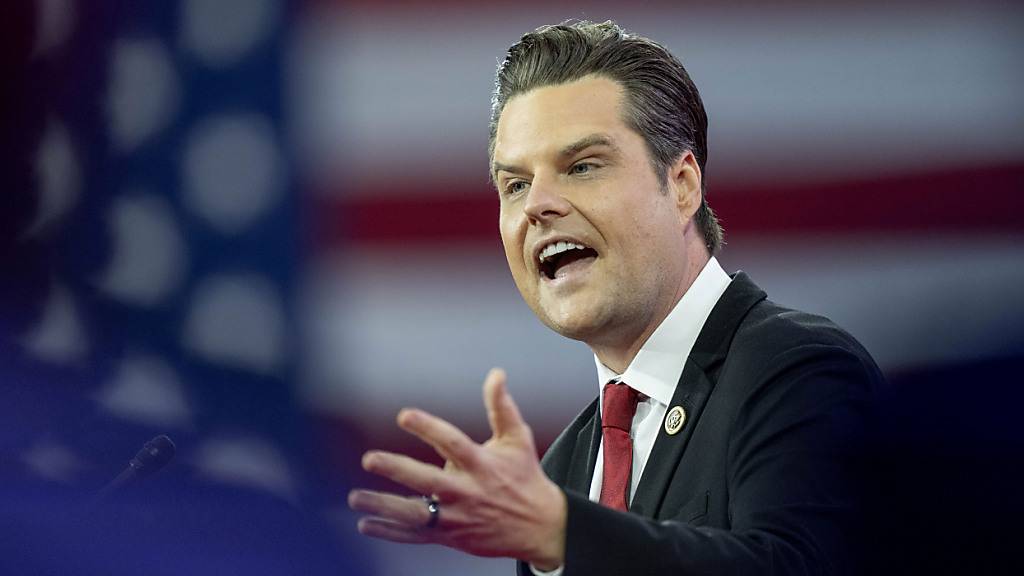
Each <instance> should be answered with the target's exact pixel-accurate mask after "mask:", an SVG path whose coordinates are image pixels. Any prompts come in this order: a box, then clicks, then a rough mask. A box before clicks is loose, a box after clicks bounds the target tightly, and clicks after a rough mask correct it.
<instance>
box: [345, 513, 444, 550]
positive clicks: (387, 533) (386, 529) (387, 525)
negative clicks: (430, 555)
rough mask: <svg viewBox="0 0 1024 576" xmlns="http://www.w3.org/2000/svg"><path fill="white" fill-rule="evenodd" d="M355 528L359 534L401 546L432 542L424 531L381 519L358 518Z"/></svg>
mask: <svg viewBox="0 0 1024 576" xmlns="http://www.w3.org/2000/svg"><path fill="white" fill-rule="evenodd" d="M356 526H357V527H358V529H359V533H360V534H364V535H366V536H372V537H374V538H382V539H384V540H390V541H392V542H398V543H401V544H427V543H430V542H432V540H431V539H430V538H429V536H431V534H430V533H429V532H427V531H425V530H420V529H418V528H411V527H409V526H405V525H403V524H398V523H396V522H391V521H389V520H385V519H383V518H360V519H359V523H358V524H357V525H356Z"/></svg>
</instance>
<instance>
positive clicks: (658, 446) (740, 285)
mask: <svg viewBox="0 0 1024 576" xmlns="http://www.w3.org/2000/svg"><path fill="white" fill-rule="evenodd" d="M764 298H765V293H764V291H762V290H761V289H760V288H758V287H757V285H755V284H754V283H753V282H751V281H750V279H749V278H748V277H747V275H746V274H744V273H743V272H737V273H736V274H735V275H734V276H733V280H732V282H731V283H730V284H729V287H728V288H726V290H725V292H724V293H723V294H722V297H721V298H720V299H719V300H718V303H717V304H715V307H714V309H712V310H711V314H710V315H709V316H708V319H707V321H706V322H705V323H704V326H703V327H702V328H701V332H700V335H699V336H698V337H697V341H696V342H695V343H694V346H693V350H691V352H690V355H689V356H688V357H687V359H686V363H685V365H684V366H683V373H682V374H681V375H680V377H679V382H678V383H677V384H676V389H675V393H674V394H673V395H672V403H671V404H670V405H669V407H668V412H670V411H671V410H672V408H673V407H675V406H682V408H683V410H684V411H685V413H686V420H685V421H684V423H683V427H682V429H681V430H679V431H678V432H677V433H676V434H668V433H667V432H666V431H665V426H664V422H662V426H661V428H660V429H659V431H658V437H657V439H656V440H655V441H654V448H653V449H652V450H651V454H650V456H649V457H648V460H647V466H646V467H644V473H643V476H642V477H641V478H640V483H639V485H638V486H637V487H636V491H635V494H634V496H633V501H632V503H631V504H630V510H631V511H632V512H634V513H636V514H640V515H641V516H647V517H650V518H656V517H657V515H658V512H659V510H660V508H661V503H662V501H663V500H664V498H665V494H666V492H667V490H668V487H669V484H670V483H671V481H672V478H673V477H674V476H675V475H676V473H677V469H678V466H679V461H680V459H681V458H682V456H683V452H684V451H685V449H686V446H687V444H688V443H689V441H690V437H691V436H692V435H693V430H694V428H696V426H697V422H698V420H699V419H700V415H701V412H702V411H703V409H704V405H705V404H706V403H707V400H708V397H709V396H710V395H711V392H712V390H713V389H714V386H715V378H717V373H718V370H717V368H718V366H719V364H721V362H722V361H724V359H725V355H726V352H728V349H729V345H730V343H731V342H732V336H733V334H734V333H735V332H736V328H737V326H738V325H739V323H740V321H741V320H742V319H743V317H744V316H745V315H746V314H747V312H748V311H749V310H750V308H752V307H753V306H754V304H756V303H758V302H760V301H761V300H763V299H764ZM666 415H667V413H666ZM591 470H593V467H591ZM682 473H685V471H682Z"/></svg>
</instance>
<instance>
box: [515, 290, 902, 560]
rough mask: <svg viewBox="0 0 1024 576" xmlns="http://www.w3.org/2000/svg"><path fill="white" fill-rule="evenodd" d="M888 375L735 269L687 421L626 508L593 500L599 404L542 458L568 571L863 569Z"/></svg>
mask: <svg viewBox="0 0 1024 576" xmlns="http://www.w3.org/2000/svg"><path fill="white" fill-rule="evenodd" d="M882 381H883V380H882V377H881V374H880V373H879V370H878V368H877V366H876V365H875V363H874V361H873V360H872V359H871V357H870V356H869V355H868V353H867V352H866V351H865V350H864V348H863V347H862V346H861V345H860V344H859V343H858V342H857V341H856V340H854V339H853V337H852V336H850V335H849V334H847V333H846V332H844V331H843V330H841V329H839V328H838V327H836V326H835V325H834V324H833V323H832V322H830V321H829V320H827V319H825V318H822V317H819V316H813V315H810V314H806V313H803V312H797V311H794V310H789V309H786V308H783V307H781V306H778V305H777V304H774V303H772V302H770V301H768V300H766V296H765V293H764V292H763V291H762V290H761V289H760V288H758V287H757V286H756V285H755V284H754V283H753V282H752V281H750V279H749V278H748V277H747V276H746V275H745V274H743V273H742V272H740V273H737V274H736V275H735V276H734V277H733V281H732V283H731V284H730V285H729V287H728V288H727V289H726V291H725V293H724V294H723V295H722V297H721V298H720V299H719V301H718V303H717V304H716V305H715V307H714V309H713V310H712V312H711V315H710V316H709V317H708V320H707V322H706V323H705V325H704V327H703V329H702V331H701V333H700V335H699V337H698V338H697V341H696V343H695V345H694V347H693V350H692V351H691V352H690V355H689V357H688V358H687V359H686V364H685V367H684V368H683V373H682V375H681V377H680V379H679V383H678V385H677V386H676V390H675V393H674V395H673V398H672V404H671V405H670V408H671V407H673V406H682V407H683V408H684V409H685V411H686V415H687V418H686V420H685V423H684V426H683V428H682V430H681V431H680V432H678V433H677V434H675V435H671V436H670V435H668V434H667V433H666V432H665V430H664V427H662V429H661V431H660V432H659V435H658V438H657V440H656V441H655V444H654V448H653V450H652V452H651V455H650V459H649V460H648V462H647V466H646V468H645V469H644V473H643V477H642V478H641V479H640V482H639V485H638V486H637V487H636V488H635V494H634V497H633V501H632V504H631V507H630V512H629V513H623V512H617V511H614V510H611V509H609V508H606V507H603V506H601V505H599V504H596V503H594V502H591V501H590V500H589V499H588V497H587V494H588V492H589V489H590V480H591V476H592V474H593V470H594V464H595V460H596V458H597V449H598V446H599V443H600V439H601V426H600V421H599V418H600V417H599V414H598V410H597V401H596V400H595V401H594V402H593V403H591V404H590V406H588V407H587V408H586V409H585V410H583V412H582V413H581V414H580V415H579V416H578V417H577V418H576V419H575V420H574V421H573V422H572V424H570V425H569V427H568V428H566V429H565V431H564V432H562V434H561V435H560V436H559V437H558V438H557V439H556V440H555V441H554V443H553V444H552V445H551V447H550V449H549V450H548V451H547V453H546V454H545V456H544V459H543V466H544V470H545V472H547V474H548V476H549V477H550V478H551V479H552V480H554V481H555V482H556V483H557V484H558V485H559V486H561V487H563V488H564V489H565V492H566V495H567V499H568V503H569V507H568V526H567V532H566V556H565V572H564V575H565V576H575V575H593V574H599V575H632V574H637V575H640V574H673V575H691V574H692V575H704V574H757V575H762V576H765V575H771V574H835V573H858V568H857V564H856V562H858V561H860V560H862V559H863V553H864V549H863V547H862V543H861V542H860V533H859V532H860V531H859V526H858V522H857V518H858V516H857V499H858V494H857V485H856V481H855V480H856V476H854V474H855V473H857V472H859V471H857V470H855V467H856V466H857V463H858V462H859V458H858V455H859V448H860V445H861V439H862V438H863V434H864V432H865V426H866V418H867V412H866V410H867V408H868V407H869V406H870V402H871V400H872V398H873V396H874V395H875V393H876V392H877V391H878V390H879V389H880V387H881V384H882ZM520 572H521V573H523V574H530V572H529V569H528V568H527V567H526V566H525V565H523V564H520Z"/></svg>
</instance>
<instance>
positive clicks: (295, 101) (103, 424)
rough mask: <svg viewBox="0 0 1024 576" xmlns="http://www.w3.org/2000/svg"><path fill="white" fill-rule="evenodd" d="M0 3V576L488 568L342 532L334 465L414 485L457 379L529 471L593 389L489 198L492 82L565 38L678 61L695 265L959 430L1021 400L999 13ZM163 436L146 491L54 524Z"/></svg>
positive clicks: (465, 403) (769, 7)
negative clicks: (762, 292) (704, 149)
mask: <svg viewBox="0 0 1024 576" xmlns="http://www.w3.org/2000/svg"><path fill="white" fill-rule="evenodd" d="M7 10H8V12H7V13H5V21H4V22H3V24H2V26H3V29H4V30H5V33H4V34H3V38H2V39H0V42H2V51H3V53H2V57H3V58H4V64H5V71H4V74H5V75H6V76H8V79H7V80H5V85H7V86H10V88H5V89H4V90H3V91H0V92H2V93H0V98H3V110H2V113H3V151H2V153H3V162H4V165H5V166H6V167H8V168H9V169H8V170H5V173H4V180H3V184H4V185H5V187H6V190H5V192H4V195H3V208H2V210H0V251H2V252H0V257H2V258H3V261H2V263H0V264H2V267H0V390H2V402H0V475H2V477H0V486H2V487H0V491H2V492H0V493H2V494H3V496H2V497H0V498H2V500H0V506H2V507H3V509H4V512H3V513H0V573H4V574H7V573H12V574H21V573H25V574H29V573H47V571H49V572H51V573H77V574H93V573H95V574H112V573H113V574H117V573H137V572H140V571H141V572H152V573H172V574H177V573H199V574H205V573H214V572H223V573H229V574H230V573H243V572H244V573H252V574H321V573H324V574H326V573H331V574H387V575H392V574H441V573H444V574H509V573H512V572H511V570H512V569H513V568H512V565H511V561H508V560H493V559H479V558H470V557H466V556H463V555H460V554H458V553H455V552H451V551H448V550H444V549H441V548H436V547H425V548H423V547H404V546H399V545H392V544H387V543H379V542H373V541H369V540H366V539H363V538H360V537H358V536H357V535H356V534H355V530H354V521H355V520H354V516H353V515H351V514H350V513H348V512H347V511H346V510H345V508H344V494H345V492H346V490H347V489H348V488H349V487H351V486H353V485H357V484H359V485H367V484H369V485H374V481H373V480H372V479H370V478H367V477H365V476H363V475H361V474H360V473H359V471H358V466H359V454H360V453H361V452H362V450H364V449H366V448H370V447H377V448H392V449H399V450H403V451H406V452H410V453H412V454H414V455H417V456H420V457H424V458H428V459H433V461H435V462H436V461H437V457H436V455H432V454H431V453H430V452H429V450H428V449H427V448H425V447H424V446H422V445H420V444H419V443H418V442H417V441H415V439H412V438H411V437H408V436H406V435H404V434H402V433H400V432H399V431H398V430H397V428H396V426H395V425H394V417H395V414H396V413H397V411H398V410H399V409H400V408H401V407H403V406H410V405H414V406H420V407H422V408H425V409H427V410H430V411H433V412H435V413H437V414H439V415H441V416H443V417H445V418H447V419H449V420H451V421H452V422H454V423H456V424H457V425H459V426H461V427H463V428H465V429H466V430H467V431H468V432H470V433H471V435H473V436H474V437H476V438H478V439H481V440H482V439H484V438H486V436H487V429H486V419H485V417H484V414H483V409H482V404H481V400H480V383H481V381H482V378H483V375H484V374H485V373H486V371H487V369H488V368H490V367H491V366H502V367H504V368H505V369H506V370H507V371H508V373H509V378H510V390H511V392H512V394H513V396H514V397H515V398H516V400H517V401H518V402H519V403H520V405H521V407H522V409H523V412H524V415H525V416H526V418H527V419H528V420H529V422H530V423H531V425H532V426H533V428H534V430H535V432H536V433H537V435H538V438H539V441H540V443H541V444H542V445H546V444H547V443H548V442H550V441H551V440H552V439H553V438H554V436H555V435H556V434H557V433H558V431H559V430H560V429H561V427H562V426H563V425H564V424H565V423H567V422H568V421H569V420H570V419H571V418H572V417H573V416H574V415H575V414H576V412H577V411H578V410H579V409H580V408H581V407H582V406H583V405H585V404H586V403H587V402H589V400H590V399H591V398H592V397H593V395H594V394H595V390H596V389H595V385H596V382H595V374H594V368H593V360H592V357H591V355H590V353H589V352H588V351H587V349H586V348H585V346H583V345H582V344H580V343H576V342H570V341H567V340H564V339H562V338H560V337H559V336H557V335H555V334H553V333H551V332H550V331H548V330H547V329H546V328H544V327H543V326H542V325H541V324H540V323H539V322H538V321H537V320H536V319H535V318H534V317H533V315H532V313H531V312H530V311H529V309H528V308H527V307H526V305H525V304H524V303H523V302H522V300H521V299H520V297H519V295H518V293H517V292H516V289H515V287H514V285H513V284H512V281H511V277H510V275H509V273H508V271H507V268H506V265H505V263H504V257H503V253H502V250H501V246H500V241H499V238H498V233H497V209H498V207H497V198H496V195H495V194H494V193H493V191H492V190H491V189H490V188H489V185H488V182H487V157H486V137H487V136H486V135H487V131H486V123H487V118H488V113H489V97H490V91H491V89H492V82H493V73H494V67H495V65H496V63H497V61H498V59H499V58H500V57H501V56H502V55H503V54H504V50H505V49H506V48H507V46H508V45H510V44H511V43H513V42H514V41H516V40H517V39H518V37H519V36H520V35H521V34H522V33H524V32H526V31H528V30H531V29H533V28H535V27H537V26H539V25H542V24H550V23H555V22H559V21H562V20H564V19H567V18H587V19H592V20H605V19H615V20H617V21H618V22H619V23H620V24H622V25H623V26H625V27H626V28H627V29H631V30H634V31H636V32H638V33H641V34H644V35H647V36H650V37H652V38H654V39H656V40H658V41H660V42H663V43H664V44H665V45H666V46H667V47H668V48H669V49H671V50H672V51H673V52H674V53H675V54H677V55H678V56H679V57H680V58H681V59H682V61H683V62H684V64H685V65H686V66H687V68H688V69H689V71H690V73H691V75H692V76H693V78H694V80H695V82H696V83H697V85H698V87H699V88H700V89H701V92H702V94H703V97H704V101H705V105H706V107H707V109H708V114H709V118H710V132H709V143H710V152H709V162H708V171H707V175H706V176H707V182H708V191H709V200H710V203H711V205H712V206H713V207H714V208H715V210H716V212H717V213H718V214H719V215H720V217H721V219H722V221H723V224H724V227H725V230H726V239H727V242H728V244H727V246H726V248H725V250H724V251H723V253H722V254H721V256H720V259H721V260H722V262H723V265H724V266H725V267H726V269H727V270H729V271H730V272H731V271H735V270H738V269H743V270H745V271H746V272H748V273H749V274H750V275H751V277H752V278H753V279H754V280H755V281H756V282H758V283H759V284H760V285H761V286H762V287H764V288H765V289H766V290H767V292H768V293H769V295H770V297H772V298H773V299H774V300H776V301H778V302H780V303H782V304H785V305H789V306H793V307H797V308H802V309H805V310H808V311H811V312H816V313H821V314H824V315H827V316H829V317H831V318H832V319H834V320H835V321H836V322H837V323H839V324H840V325H842V326H844V327H846V328H847V329H849V330H850V331H851V332H852V333H853V334H854V335H855V336H856V337H858V338H859V339H860V340H861V341H862V342H863V343H864V344H865V346H866V347H867V348H868V349H869V350H870V351H871V352H872V354H873V355H874V356H875V358H876V359H877V360H878V362H879V364H880V365H881V366H882V368H883V370H885V371H886V373H887V375H888V376H889V377H890V378H891V379H892V380H893V382H894V383H895V384H897V385H899V386H902V387H903V389H905V390H910V391H912V393H911V394H909V395H908V400H907V402H909V403H917V402H922V401H923V403H924V404H927V405H929V406H933V407H937V408H936V411H938V412H943V411H945V412H948V413H957V414H961V415H962V414H964V413H968V414H970V413H973V412H969V411H968V412H964V411H963V410H962V409H963V408H964V406H963V404H962V403H960V401H961V399H962V398H963V394H962V393H960V392H957V390H960V389H961V387H966V388H968V389H971V390H979V389H980V388H982V387H983V386H985V385H986V384H987V383H990V382H995V383H1000V384H1002V385H1004V386H1006V387H1011V386H1014V385H1016V383H1017V382H1019V381H1020V377H1019V370H1020V368H1022V367H1024V328H1022V326H1024V300H1022V299H1021V298H1020V295H1019V294H1020V291H1021V288H1020V287H1021V286H1022V285H1024V248H1022V246H1024V244H1022V240H1024V200H1021V194H1022V193H1024V107H1021V105H1020V103H1021V102H1024V67H1021V66H1020V65H1019V55H1020V54H1022V53H1024V10H1022V9H1021V7H1020V6H1018V5H1016V4H1014V3H1010V2H1001V1H994V0H986V1H983V2H974V3H963V2H955V1H940V2H929V3H923V2H910V3H891V2H879V1H874V0H869V1H867V2H852V1H841V2H836V3H829V4H828V5H821V4H820V3H814V2H807V1H803V0H798V1H788V2H774V3H749V2H738V1H728V2H721V3H697V2H683V3H674V2H673V3H670V2H654V3H642V4H638V5H636V6H632V5H630V6H626V5H625V4H617V3H611V2H589V3H563V4H555V3H550V2H537V1H535V0H527V1H524V2H517V3H511V2H495V3H473V2H469V1H466V0H444V1H442V2H434V3H424V2H416V1H413V0H397V1H387V2H368V1H365V0H356V1H348V2H343V1H340V0H306V1H292V2H288V1H285V0H168V1H165V2H127V1H121V0H111V1H108V2H85V1H83V0H34V1H27V0H26V1H21V2H19V3H17V4H16V5H15V7H13V8H8V9H7ZM951 391H952V392H951ZM1015 393H1016V394H1017V397H1019V394H1020V393H1019V392H1015ZM978 397H979V398H980V400H979V402H983V401H986V400H988V399H992V398H999V396H990V395H986V394H979V395H978ZM944 401H946V402H950V403H951V404H950V405H946V404H942V402H944ZM993 401H994V402H998V400H993ZM1006 404H1007V405H1009V404H1012V403H1006ZM979 406H980V405H979ZM984 409H985V408H984V407H981V408H979V410H984ZM929 414H930V412H929ZM937 422H939V423H938V424H937V423H936V422H931V421H927V422H926V421H923V420H922V421H921V422H918V421H916V420H914V421H911V422H910V423H908V424H907V426H908V427H911V426H917V425H919V424H920V425H921V426H924V427H928V426H934V427H936V428H938V427H941V424H942V422H947V423H948V421H944V420H942V421H939V420H937ZM992 422H994V423H992ZM992 422H990V423H989V425H990V426H993V427H998V431H999V433H998V434H995V435H994V437H996V438H999V439H1000V440H999V442H1008V444H1007V445H1013V446H1017V445H1016V444H1014V442H1017V439H1018V438H1021V437H1022V434H1021V432H1022V428H1021V427H1020V425H1019V424H1016V421H1015V420H1013V422H1010V421H1009V419H1007V420H1006V421H1004V420H1000V419H998V418H996V419H994V420H993V421H992ZM978 425H980V424H979V422H978V421H976V420H975V421H971V420H963V421H957V426H956V428H957V429H960V430H962V429H963V428H964V427H972V426H978ZM993 429H995V428H993ZM160 433H166V434H168V435H169V436H171V437H172V438H173V439H174V441H175V442H176V444H177V446H178V454H177V456H176V457H175V460H174V461H173V462H172V463H171V464H170V465H169V466H168V468H167V469H165V470H163V471H161V472H160V473H159V474H158V475H157V476H155V477H153V478H151V479H148V480H146V481H145V482H144V483H140V484H139V485H137V486H134V487H132V488H131V489H129V490H126V491H124V493H123V494H121V495H120V498H118V499H116V500H115V501H113V502H111V503H108V504H107V505H105V506H104V507H102V508H100V509H99V510H98V511H97V512H95V515H94V516H93V517H88V518H86V519H82V518H71V517H69V516H72V515H73V514H72V513H74V514H79V515H80V516H81V515H83V514H84V513H81V512H79V510H80V509H81V508H82V507H83V505H84V503H86V502H87V501H88V500H89V498H90V497H91V496H92V495H93V494H94V493H95V492H96V491H97V490H98V489H99V488H100V487H101V486H103V485H104V484H105V483H106V482H108V481H109V480H110V479H111V478H113V476H115V475H116V474H117V473H118V472H119V471H120V470H121V469H122V468H123V467H124V466H125V464H126V462H127V460H128V458H130V457H131V456H132V455H133V454H134V453H135V451H136V450H138V448H139V447H140V446H141V445H142V443H143V442H145V441H146V440H148V439H150V438H152V437H153V436H154V435H156V434H160ZM1007 439H1009V440H1007ZM999 442H996V443H995V444H994V446H996V448H993V449H995V450H1001V449H1002V448H1000V447H1001V446H1003V444H1000V443H999ZM1020 446H1024V441H1022V442H1021V443H1020ZM1007 453H1008V454H1010V453H1009V452H1007ZM1008 460H1009V461H1010V462H1016V461H1017V456H1016V453H1012V454H1010V456H1009V457H1008ZM1021 462H1022V463H1024V461H1021ZM83 522H85V523H86V525H87V526H90V527H92V528H94V533H93V534H91V537H90V538H82V537H81V534H80V531H79V530H80V528H81V526H82V523H83ZM126 551H127V553H126Z"/></svg>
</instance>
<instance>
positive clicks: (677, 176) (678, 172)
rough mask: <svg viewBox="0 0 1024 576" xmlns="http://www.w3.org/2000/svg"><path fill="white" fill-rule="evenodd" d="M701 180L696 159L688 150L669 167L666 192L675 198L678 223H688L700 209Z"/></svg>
mask: <svg viewBox="0 0 1024 576" xmlns="http://www.w3.org/2000/svg"><path fill="white" fill-rule="evenodd" d="M701 178H702V175H701V173H700V166H698V165H697V157H696V156H694V155H693V152H691V151H689V150H687V151H686V152H683V154H682V155H681V156H679V158H678V159H677V160H676V161H675V162H673V163H672V165H671V166H669V172H668V191H669V193H670V194H672V195H673V196H674V198H675V201H676V208H677V209H678V210H679V221H680V222H682V223H684V224H685V223H686V222H689V221H690V220H691V219H692V218H693V215H694V214H696V213H697V209H698V208H700V202H701V192H700V185H701Z"/></svg>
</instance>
